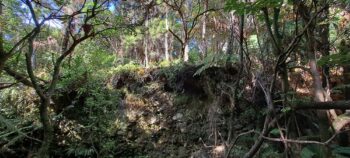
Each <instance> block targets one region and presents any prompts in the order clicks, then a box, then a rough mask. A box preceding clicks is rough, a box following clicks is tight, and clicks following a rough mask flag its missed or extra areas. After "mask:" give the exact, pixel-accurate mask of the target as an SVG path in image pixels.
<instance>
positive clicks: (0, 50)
mask: <svg viewBox="0 0 350 158" xmlns="http://www.w3.org/2000/svg"><path fill="white" fill-rule="evenodd" d="M2 5H3V4H2V0H0V16H2ZM2 31H3V30H2V25H0V76H1V72H2V70H4V67H5V62H6V61H7V59H8V55H7V54H6V52H5V50H4V39H3V32H2Z"/></svg>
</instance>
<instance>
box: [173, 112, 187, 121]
mask: <svg viewBox="0 0 350 158" xmlns="http://www.w3.org/2000/svg"><path fill="white" fill-rule="evenodd" d="M183 116H184V115H183V114H181V113H177V114H176V115H174V116H173V120H174V121H176V120H180V119H181V118H182V117H183Z"/></svg>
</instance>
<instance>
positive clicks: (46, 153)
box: [38, 98, 54, 158]
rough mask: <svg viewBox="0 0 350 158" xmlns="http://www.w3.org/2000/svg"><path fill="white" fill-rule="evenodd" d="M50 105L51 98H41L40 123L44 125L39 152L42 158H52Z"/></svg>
mask: <svg viewBox="0 0 350 158" xmlns="http://www.w3.org/2000/svg"><path fill="white" fill-rule="evenodd" d="M49 105H50V99H49V98H41V102H40V107H39V113H40V121H41V123H42V125H43V134H44V137H43V142H42V144H41V147H40V149H39V152H38V157H40V158H49V157H50V147H51V144H52V141H53V132H54V130H53V127H52V123H51V121H50V117H49V113H48V107H49Z"/></svg>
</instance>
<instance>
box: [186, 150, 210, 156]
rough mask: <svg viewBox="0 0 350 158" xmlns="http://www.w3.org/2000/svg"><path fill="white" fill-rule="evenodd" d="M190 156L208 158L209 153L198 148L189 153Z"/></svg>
mask: <svg viewBox="0 0 350 158" xmlns="http://www.w3.org/2000/svg"><path fill="white" fill-rule="evenodd" d="M190 158H209V155H208V153H207V152H205V151H204V150H202V149H201V150H198V151H195V152H193V153H192V154H191V157H190Z"/></svg>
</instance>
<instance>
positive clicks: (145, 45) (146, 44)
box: [143, 17, 149, 68]
mask: <svg viewBox="0 0 350 158" xmlns="http://www.w3.org/2000/svg"><path fill="white" fill-rule="evenodd" d="M145 27H146V28H147V27H148V17H146V21H145ZM143 46H144V52H143V53H144V56H145V59H144V64H145V67H146V68H148V67H149V65H148V62H149V61H148V60H149V59H148V32H147V31H146V32H145V38H144V40H143Z"/></svg>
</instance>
